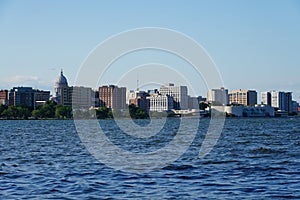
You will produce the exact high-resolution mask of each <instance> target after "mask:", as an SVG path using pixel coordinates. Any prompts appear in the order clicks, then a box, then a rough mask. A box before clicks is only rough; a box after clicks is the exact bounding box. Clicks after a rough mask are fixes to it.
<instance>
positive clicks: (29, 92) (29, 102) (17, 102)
mask: <svg viewBox="0 0 300 200" xmlns="http://www.w3.org/2000/svg"><path fill="white" fill-rule="evenodd" d="M8 101H9V105H11V106H28V107H31V108H35V97H34V90H33V89H32V87H14V88H13V89H11V90H10V91H9V95H8Z"/></svg>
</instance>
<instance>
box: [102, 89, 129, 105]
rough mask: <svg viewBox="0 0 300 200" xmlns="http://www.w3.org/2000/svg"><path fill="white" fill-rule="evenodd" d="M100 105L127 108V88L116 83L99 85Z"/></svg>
mask: <svg viewBox="0 0 300 200" xmlns="http://www.w3.org/2000/svg"><path fill="white" fill-rule="evenodd" d="M99 100H100V106H106V107H107V108H111V109H126V88H125V87H118V86H115V85H109V86H101V87H99Z"/></svg>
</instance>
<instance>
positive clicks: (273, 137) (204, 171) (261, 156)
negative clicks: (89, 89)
mask: <svg viewBox="0 0 300 200" xmlns="http://www.w3.org/2000/svg"><path fill="white" fill-rule="evenodd" d="M178 120H179V119H176V118H175V119H169V121H168V123H167V124H168V126H166V127H165V129H164V130H163V132H166V133H167V134H163V133H160V135H159V136H158V137H159V139H153V140H149V141H146V140H143V139H141V138H139V139H135V140H130V142H128V141H129V139H128V137H127V136H124V134H123V135H122V134H121V133H120V130H119V129H118V128H117V126H116V124H115V123H114V121H113V120H103V121H100V124H101V126H106V127H109V128H108V129H107V132H106V134H107V136H108V137H109V138H110V139H111V140H112V141H113V143H114V144H116V145H120V146H121V147H122V148H124V149H127V150H128V151H133V152H136V151H152V150H156V149H159V148H161V147H162V146H164V145H166V144H167V143H168V142H170V141H171V140H172V137H174V135H175V134H176V133H175V132H176V127H177V125H178ZM190 120H194V119H190ZM208 122H209V119H201V121H200V128H199V131H198V133H197V135H196V138H195V140H194V142H193V143H192V145H191V146H190V148H189V149H188V150H187V151H186V153H184V154H183V155H182V156H181V157H180V158H179V159H178V160H177V161H176V162H174V163H172V164H170V165H169V166H166V167H164V168H163V169H159V170H155V171H151V172H147V173H140V174H139V173H128V172H124V171H118V170H115V169H113V168H110V167H107V166H106V165H105V164H102V163H100V162H99V161H98V160H97V159H95V158H94V157H93V156H92V155H91V154H90V153H89V152H88V150H87V149H86V147H85V146H84V145H83V143H82V142H81V140H80V138H79V136H78V134H77V132H76V129H75V126H74V122H73V121H0V127H1V128H0V152H1V157H0V199H127V198H131V199H201V198H208V199H276V198H277V199H285V198H291V199H294V198H300V119H299V118H285V119H226V122H225V126H224V129H223V132H222V135H221V137H220V138H219V140H218V143H217V144H216V146H215V147H214V149H213V150H212V151H211V152H210V154H208V155H207V156H206V157H204V158H198V153H199V149H200V146H201V142H202V141H203V138H204V136H205V131H206V129H207V125H208ZM124 123H126V121H125V122H124ZM138 123H139V124H140V125H143V124H147V123H148V121H142V120H141V121H138ZM129 128H130V127H129ZM187 129H188V128H187ZM187 131H188V130H187ZM145 149H146V150H145Z"/></svg>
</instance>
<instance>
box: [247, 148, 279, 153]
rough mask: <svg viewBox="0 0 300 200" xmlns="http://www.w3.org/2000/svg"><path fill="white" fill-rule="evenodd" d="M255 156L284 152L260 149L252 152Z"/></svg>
mask: <svg viewBox="0 0 300 200" xmlns="http://www.w3.org/2000/svg"><path fill="white" fill-rule="evenodd" d="M251 152H252V153H254V154H273V153H283V151H279V150H275V149H272V148H269V147H259V148H256V149H253V150H251Z"/></svg>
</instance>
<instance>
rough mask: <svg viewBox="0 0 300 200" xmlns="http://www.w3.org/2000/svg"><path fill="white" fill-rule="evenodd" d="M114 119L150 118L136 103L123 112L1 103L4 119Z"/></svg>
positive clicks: (153, 114) (0, 111)
mask: <svg viewBox="0 0 300 200" xmlns="http://www.w3.org/2000/svg"><path fill="white" fill-rule="evenodd" d="M151 114H152V115H151V116H157V117H162V116H163V115H164V116H172V113H168V114H166V113H151ZM73 116H75V117H76V118H79V119H80V118H82V119H89V118H93V119H95V118H97V119H113V118H114V116H115V117H131V118H133V119H149V115H148V113H147V112H146V111H145V110H144V109H141V108H138V107H136V106H134V105H130V106H129V107H128V112H125V114H124V113H122V112H121V111H120V110H112V109H110V108H107V107H99V108H96V109H95V110H81V109H75V110H73V109H72V106H63V105H61V104H59V105H58V104H57V103H56V102H54V101H48V102H47V103H46V104H44V105H39V106H37V107H36V109H32V108H30V107H27V106H6V105H0V119H2V120H9V119H11V120H13V119H16V120H22V119H25V120H27V119H73Z"/></svg>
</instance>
